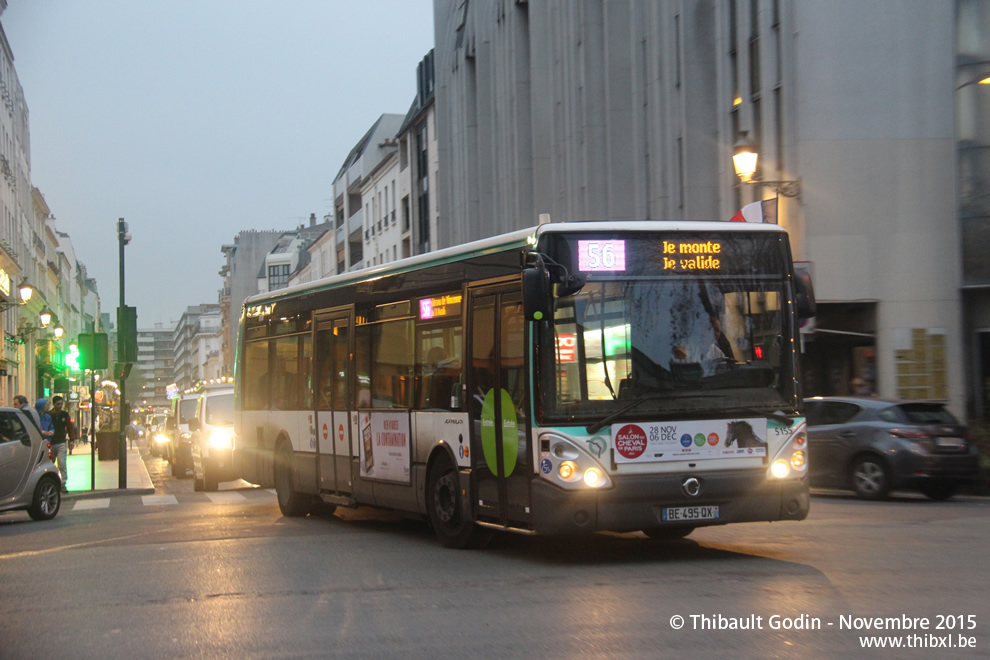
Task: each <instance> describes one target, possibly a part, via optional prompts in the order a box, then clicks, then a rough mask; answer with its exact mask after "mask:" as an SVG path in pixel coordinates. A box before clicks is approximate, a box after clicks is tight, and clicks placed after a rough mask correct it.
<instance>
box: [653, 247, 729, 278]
mask: <svg viewBox="0 0 990 660" xmlns="http://www.w3.org/2000/svg"><path fill="white" fill-rule="evenodd" d="M721 254H722V243H721V242H719V241H682V242H677V241H664V242H663V269H664V270H676V271H684V270H718V269H719V268H721V266H722V261H721V259H720V258H719V256H718V255H721Z"/></svg>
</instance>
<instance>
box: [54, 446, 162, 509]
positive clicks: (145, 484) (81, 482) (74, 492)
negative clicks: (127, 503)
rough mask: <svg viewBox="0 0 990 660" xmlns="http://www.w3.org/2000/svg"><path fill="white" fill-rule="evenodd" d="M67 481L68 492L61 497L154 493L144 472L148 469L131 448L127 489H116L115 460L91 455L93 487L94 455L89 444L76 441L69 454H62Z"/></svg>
mask: <svg viewBox="0 0 990 660" xmlns="http://www.w3.org/2000/svg"><path fill="white" fill-rule="evenodd" d="M66 459H67V460H66V472H68V477H69V479H68V481H69V483H68V484H67V486H68V489H69V492H68V494H67V495H65V497H88V496H90V495H91V494H98V495H100V496H101V497H106V496H108V495H154V493H155V485H154V483H152V481H151V476H150V475H149V474H148V468H147V466H145V464H144V460H143V459H142V458H141V451H140V450H139V449H138V448H137V447H135V448H134V449H128V450H127V458H126V460H127V488H123V489H122V488H118V485H119V482H120V476H119V474H118V470H119V465H118V461H101V460H99V458H98V457H95V468H96V475H95V476H96V478H95V482H96V483H95V488H93V487H91V486H92V481H91V476H92V474H93V468H94V466H93V465H92V463H93V462H94V457H93V456H92V455H91V452H90V445H89V444H88V443H87V444H79V443H77V444H76V447H75V449H73V450H72V454H70V455H68V456H66Z"/></svg>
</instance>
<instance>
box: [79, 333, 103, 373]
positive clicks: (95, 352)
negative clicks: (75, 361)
mask: <svg viewBox="0 0 990 660" xmlns="http://www.w3.org/2000/svg"><path fill="white" fill-rule="evenodd" d="M77 346H78V347H79V368H80V369H89V370H91V371H95V370H96V369H106V368H107V366H108V365H109V357H108V355H107V353H108V351H107V334H106V333H105V332H83V333H81V334H80V335H79V341H78V342H77Z"/></svg>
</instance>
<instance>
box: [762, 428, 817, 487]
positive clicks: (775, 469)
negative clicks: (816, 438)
mask: <svg viewBox="0 0 990 660" xmlns="http://www.w3.org/2000/svg"><path fill="white" fill-rule="evenodd" d="M807 471H808V434H807V427H806V426H805V425H804V424H803V423H802V424H801V427H800V430H798V431H797V433H795V434H794V435H792V436H791V437H790V438H789V439H788V440H787V442H785V443H784V446H783V447H781V448H780V451H778V452H777V455H776V456H775V457H774V459H773V463H771V464H770V470H769V474H768V475H767V476H768V477H769V478H771V479H801V478H803V477H804V476H805V474H806V473H807Z"/></svg>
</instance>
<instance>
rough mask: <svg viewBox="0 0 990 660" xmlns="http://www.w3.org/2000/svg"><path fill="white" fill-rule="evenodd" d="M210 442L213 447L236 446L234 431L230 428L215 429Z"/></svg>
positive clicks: (226, 447)
mask: <svg viewBox="0 0 990 660" xmlns="http://www.w3.org/2000/svg"><path fill="white" fill-rule="evenodd" d="M209 442H210V447H211V448H213V449H230V448H231V447H233V446H234V432H233V431H232V430H230V429H213V431H211V432H210V441H209Z"/></svg>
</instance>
